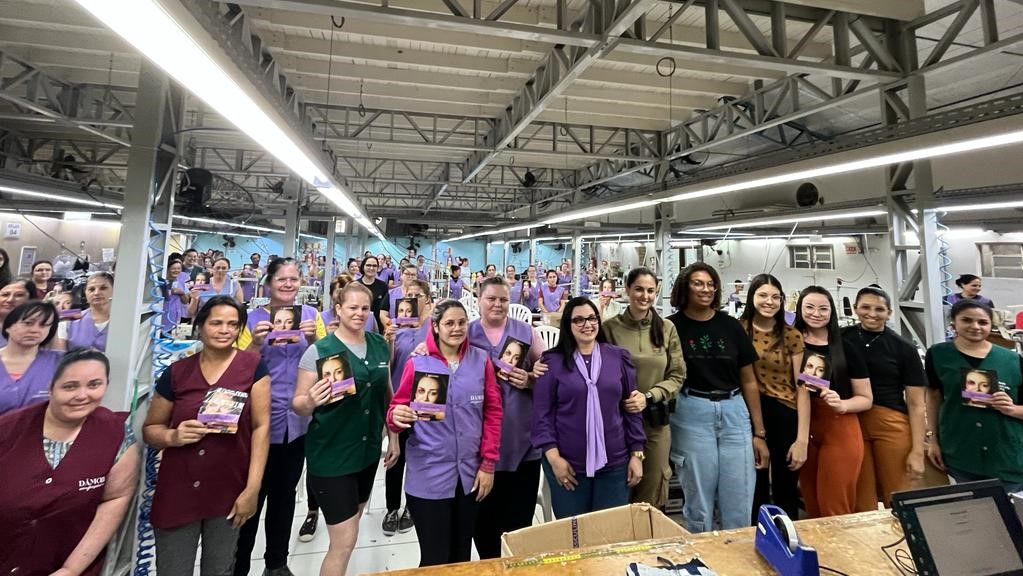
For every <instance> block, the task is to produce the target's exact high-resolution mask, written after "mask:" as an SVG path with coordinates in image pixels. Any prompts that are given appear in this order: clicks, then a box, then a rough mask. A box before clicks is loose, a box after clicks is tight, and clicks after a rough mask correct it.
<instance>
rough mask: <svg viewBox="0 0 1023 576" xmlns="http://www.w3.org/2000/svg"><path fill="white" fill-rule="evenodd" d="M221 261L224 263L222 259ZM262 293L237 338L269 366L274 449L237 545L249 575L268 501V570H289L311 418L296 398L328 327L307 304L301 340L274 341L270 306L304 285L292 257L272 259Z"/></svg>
mask: <svg viewBox="0 0 1023 576" xmlns="http://www.w3.org/2000/svg"><path fill="white" fill-rule="evenodd" d="M217 265H218V266H219V265H220V263H219V261H218V264H217ZM263 284H264V285H263V293H264V294H267V295H268V296H269V298H270V303H269V304H268V305H267V306H264V307H262V308H256V309H254V310H252V311H251V312H250V313H249V314H248V319H247V320H246V323H245V327H244V329H243V330H242V333H241V335H240V336H239V337H238V347H239V348H241V349H242V350H246V351H251V352H258V353H259V356H260V358H261V359H262V360H263V362H265V363H266V366H267V368H268V369H269V370H270V449H269V453H268V456H267V460H266V471H265V473H264V474H263V482H262V486H261V487H260V490H259V498H258V500H257V512H256V514H255V516H253V518H252V519H251V520H249V521H248V522H247V523H246V524H245V526H243V527H242V530H241V533H240V534H239V536H238V549H237V552H236V560H235V564H234V573H235V574H236V575H237V576H245V575H247V574H248V572H249V563H250V559H251V558H252V549H253V547H254V546H255V542H256V533H257V532H258V531H259V516H260V514H261V513H262V511H263V506H264V504H265V505H266V519H265V522H264V525H265V528H266V550H265V554H264V559H265V560H266V570H267V571H268V574H273V575H276V574H278V572H276V571H280V573H281V574H285V575H287V574H289V572H285V570H287V569H288V568H287V565H288V546H289V545H290V543H291V525H292V521H293V520H294V515H295V495H296V490H297V487H298V481H299V479H300V478H301V476H302V466H303V464H304V463H305V434H306V431H307V429H308V427H309V418H307V417H305V416H301V415H299V414H297V413H295V411H294V410H292V408H291V399H292V397H293V396H294V395H295V382H296V380H297V378H298V367H299V360H301V358H302V354H303V353H305V351H306V349H307V348H309V346H310V345H312V344H314V343H316V341H317V340H319V339H320V338H323V337H324V336H326V334H327V330H326V328H325V327H324V325H323V320H322V319H321V318H320V315H319V312H317V310H316V309H315V308H313V307H312V306H306V305H302V315H301V319H300V321H299V330H301V331H302V334H303V338H302V339H301V340H300V341H299V342H289V343H285V344H283V345H281V344H280V343H275V344H273V345H271V344H270V342H269V339H268V338H267V336H268V335H270V334H271V332H272V331H273V324H272V322H271V319H270V313H271V311H273V310H275V309H277V308H278V307H281V306H285V307H287V306H294V305H295V299H296V297H297V296H298V288H299V286H300V285H301V278H300V276H299V269H298V264H297V263H296V262H295V261H294V260H293V259H291V258H277V259H275V260H273V261H271V262H270V264H269V265H268V266H267V269H266V276H265V277H264V280H263Z"/></svg>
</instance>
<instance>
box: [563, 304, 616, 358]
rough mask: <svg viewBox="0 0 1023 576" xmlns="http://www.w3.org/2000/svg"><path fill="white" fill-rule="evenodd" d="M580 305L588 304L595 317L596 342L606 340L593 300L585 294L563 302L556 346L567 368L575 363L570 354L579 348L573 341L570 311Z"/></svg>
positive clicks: (598, 312)
mask: <svg viewBox="0 0 1023 576" xmlns="http://www.w3.org/2000/svg"><path fill="white" fill-rule="evenodd" d="M580 306H589V308H590V310H593V315H594V316H596V317H597V342H599V343H605V342H607V337H606V336H604V330H603V328H602V327H601V322H600V310H597V305H596V304H594V303H593V300H590V299H589V298H586V297H585V296H576V297H575V298H572V299H571V300H569V301H568V303H567V304H565V312H564V313H563V314H562V315H561V324H560V328H561V334H560V336H559V337H558V346H557V348H556V350H557V351H558V352H560V353H561V356H562V360H563V361H564V362H565V368H569V369H571V368H572V366H573V365H574V363H575V360H574V359H573V358H572V355H573V354H575V351H576V349H577V348H579V344H578V343H577V342H576V341H575V335H574V334H572V311H573V310H575V309H576V308H578V307H580Z"/></svg>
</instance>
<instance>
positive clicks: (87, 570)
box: [0, 350, 139, 576]
mask: <svg viewBox="0 0 1023 576" xmlns="http://www.w3.org/2000/svg"><path fill="white" fill-rule="evenodd" d="M109 368H110V365H109V363H108V362H107V359H106V357H105V356H104V355H103V353H102V352H99V351H96V350H78V351H74V352H71V353H69V354H67V355H66V356H64V358H63V359H62V360H61V362H60V364H59V365H58V367H57V371H56V373H55V375H54V378H53V382H52V383H51V384H50V400H49V402H44V403H41V404H35V405H33V406H29V407H27V408H23V409H21V410H16V411H14V412H10V413H8V414H5V415H4V416H3V417H0V471H3V472H2V477H3V486H4V488H3V490H0V510H3V514H0V542H3V545H2V546H0V573H3V574H18V575H21V576H47V575H51V576H70V575H79V574H80V575H83V576H96V575H98V574H99V573H100V572H101V571H102V569H103V561H104V557H105V552H106V547H107V543H108V542H110V539H111V538H112V537H113V535H114V532H115V531H116V530H117V526H118V525H119V524H120V523H121V520H123V519H124V515H125V513H126V512H127V511H128V508H129V507H130V506H131V502H132V498H133V496H134V495H135V486H136V485H137V484H138V470H139V453H138V449H137V448H135V438H134V435H133V434H132V433H131V428H130V427H129V428H126V426H125V420H126V418H127V413H125V412H117V413H115V412H111V411H110V410H107V409H106V408H103V407H102V406H100V404H101V403H102V401H103V393H104V392H105V391H106V388H107V378H108V373H109Z"/></svg>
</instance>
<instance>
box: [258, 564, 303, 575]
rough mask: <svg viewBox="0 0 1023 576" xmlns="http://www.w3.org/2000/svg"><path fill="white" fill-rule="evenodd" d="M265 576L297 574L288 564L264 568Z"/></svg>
mask: <svg viewBox="0 0 1023 576" xmlns="http://www.w3.org/2000/svg"><path fill="white" fill-rule="evenodd" d="M263 576H295V575H294V574H293V573H292V572H291V570H289V569H288V567H287V566H281V567H280V568H264V569H263Z"/></svg>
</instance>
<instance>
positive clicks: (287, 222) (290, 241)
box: [281, 176, 302, 258]
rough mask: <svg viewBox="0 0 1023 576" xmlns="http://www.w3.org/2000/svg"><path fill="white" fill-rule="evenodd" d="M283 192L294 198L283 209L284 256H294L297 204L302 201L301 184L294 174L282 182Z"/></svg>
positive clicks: (296, 251) (296, 237)
mask: <svg viewBox="0 0 1023 576" xmlns="http://www.w3.org/2000/svg"><path fill="white" fill-rule="evenodd" d="M284 190H285V194H286V195H287V196H288V197H290V198H294V199H295V200H294V201H293V202H291V203H290V204H288V206H287V208H286V209H285V211H284V239H283V240H282V241H281V243H282V244H283V245H284V254H282V256H283V257H284V258H295V257H297V256H298V225H299V220H298V218H299V206H300V205H301V202H302V184H301V182H299V180H298V179H297V178H295V177H294V176H289V177H288V179H287V180H285V182H284Z"/></svg>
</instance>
